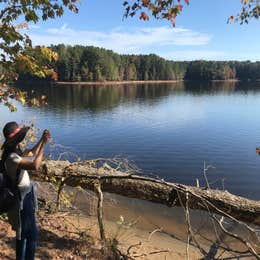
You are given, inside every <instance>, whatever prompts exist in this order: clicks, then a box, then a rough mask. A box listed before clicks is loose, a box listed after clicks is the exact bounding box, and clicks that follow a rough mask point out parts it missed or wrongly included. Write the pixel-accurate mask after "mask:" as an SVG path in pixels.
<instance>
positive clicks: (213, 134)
mask: <svg viewBox="0 0 260 260" xmlns="http://www.w3.org/2000/svg"><path fill="white" fill-rule="evenodd" d="M20 87H21V88H23V89H26V90H27V91H28V92H29V93H32V92H33V93H32V95H35V96H37V97H40V96H41V95H43V94H44V95H47V96H48V103H49V105H48V106H46V107H40V108H30V107H20V108H19V110H18V112H17V113H10V112H8V110H7V109H5V108H2V109H1V111H3V112H2V115H1V123H5V122H6V121H7V120H17V121H21V120H22V119H28V120H29V119H33V118H34V119H35V123H36V125H37V126H38V127H41V128H49V129H50V131H51V132H52V136H53V138H54V141H55V143H56V144H61V145H62V146H60V145H56V146H55V147H54V148H52V152H54V157H55V158H58V156H59V155H60V156H61V158H62V159H70V160H75V156H80V157H81V158H83V159H90V158H96V157H114V156H123V157H127V158H129V159H130V160H133V161H134V162H135V163H136V164H137V166H139V167H140V168H141V169H143V171H144V172H145V173H155V174H158V175H159V176H161V177H163V178H165V179H167V180H169V181H174V182H181V183H185V184H192V185H194V184H195V179H196V178H198V179H199V180H200V183H201V185H204V184H205V182H204V179H203V164H204V161H205V162H206V163H207V164H211V165H213V166H214V167H215V169H211V170H210V171H209V173H208V176H209V179H210V182H211V185H212V187H215V188H219V189H222V187H223V184H224V187H225V189H228V190H229V191H230V192H232V193H235V194H240V195H243V196H247V197H250V198H254V199H258V200H260V189H259V187H260V157H259V156H257V155H256V153H255V148H256V147H257V146H260V116H259V115H260V84H248V83H247V84H245V83H243V84H242V83H236V84H235V83H224V84H223V83H212V84H206V83H185V84H184V83H178V84H174V85H172V84H167V85H163V84H160V85H159V84H158V85H138V86H137V85H127V86H39V85H37V84H34V85H32V86H28V85H26V84H23V85H21V86H20ZM32 90H33V91H32ZM63 152H65V153H63Z"/></svg>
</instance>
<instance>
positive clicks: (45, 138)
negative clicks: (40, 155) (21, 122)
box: [42, 129, 51, 143]
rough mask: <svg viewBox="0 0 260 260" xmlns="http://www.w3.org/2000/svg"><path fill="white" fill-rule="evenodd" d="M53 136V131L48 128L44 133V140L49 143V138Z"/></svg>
mask: <svg viewBox="0 0 260 260" xmlns="http://www.w3.org/2000/svg"><path fill="white" fill-rule="evenodd" d="M50 138H51V133H50V131H49V130H48V129H45V130H44V131H43V133H42V141H43V142H44V143H47V142H48V141H49V139H50Z"/></svg>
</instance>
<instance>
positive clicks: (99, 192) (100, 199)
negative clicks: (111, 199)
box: [95, 182, 106, 242]
mask: <svg viewBox="0 0 260 260" xmlns="http://www.w3.org/2000/svg"><path fill="white" fill-rule="evenodd" d="M95 191H96V193H97V196H98V205H97V216H98V226H99V232H100V238H101V241H102V242H105V241H106V236H105V229H104V225H103V192H102V190H101V185H100V183H99V182H97V183H96V185H95Z"/></svg>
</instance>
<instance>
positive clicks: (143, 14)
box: [140, 12, 149, 21]
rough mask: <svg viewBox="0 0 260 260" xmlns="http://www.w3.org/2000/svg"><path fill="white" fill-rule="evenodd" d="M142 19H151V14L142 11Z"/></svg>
mask: <svg viewBox="0 0 260 260" xmlns="http://www.w3.org/2000/svg"><path fill="white" fill-rule="evenodd" d="M140 19H143V20H144V21H145V20H149V16H148V15H147V14H146V13H145V12H142V13H141V16H140Z"/></svg>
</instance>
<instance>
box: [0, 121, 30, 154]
mask: <svg viewBox="0 0 260 260" xmlns="http://www.w3.org/2000/svg"><path fill="white" fill-rule="evenodd" d="M28 130H29V127H25V126H19V125H18V124H17V123H16V122H9V123H7V124H6V125H5V126H4V128H3V134H4V137H5V142H4V144H3V146H2V149H7V150H13V149H15V148H16V147H17V146H18V144H19V143H21V142H22V141H23V140H24V138H25V136H26V133H27V131H28Z"/></svg>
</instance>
